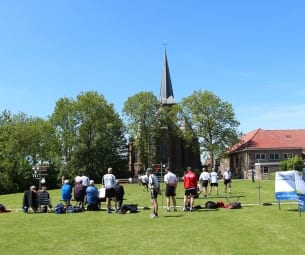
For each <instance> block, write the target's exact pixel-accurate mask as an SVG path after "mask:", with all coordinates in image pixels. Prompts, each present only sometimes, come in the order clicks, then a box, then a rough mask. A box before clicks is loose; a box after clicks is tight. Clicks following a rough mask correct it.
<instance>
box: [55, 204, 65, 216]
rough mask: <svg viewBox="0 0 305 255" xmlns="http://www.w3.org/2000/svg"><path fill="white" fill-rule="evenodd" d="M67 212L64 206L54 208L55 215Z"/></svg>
mask: <svg viewBox="0 0 305 255" xmlns="http://www.w3.org/2000/svg"><path fill="white" fill-rule="evenodd" d="M65 212H66V210H65V207H64V205H63V204H57V205H56V206H55V208H54V213H56V214H61V213H65Z"/></svg>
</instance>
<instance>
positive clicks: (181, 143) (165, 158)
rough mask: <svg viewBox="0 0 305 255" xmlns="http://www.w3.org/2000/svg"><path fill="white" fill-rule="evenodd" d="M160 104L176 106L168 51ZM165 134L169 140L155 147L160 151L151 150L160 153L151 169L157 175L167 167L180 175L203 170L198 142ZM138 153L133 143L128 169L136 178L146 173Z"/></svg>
mask: <svg viewBox="0 0 305 255" xmlns="http://www.w3.org/2000/svg"><path fill="white" fill-rule="evenodd" d="M159 103H160V107H161V108H164V107H172V106H173V105H175V104H176V102H175V99H174V91H173V86H172V82H171V76H170V71H169V65H168V60H167V54H166V50H165V51H164V62H163V68H162V78H161V86H160V97H159ZM164 132H166V134H165V135H166V137H167V139H166V140H164V139H163V140H162V139H160V140H159V141H158V143H156V145H155V146H157V147H158V149H157V150H151V152H152V153H156V151H157V152H158V154H159V155H158V159H159V160H158V162H155V164H152V165H151V166H149V167H152V168H153V169H154V170H155V172H157V173H158V172H159V171H160V172H161V176H162V171H164V168H165V167H169V168H171V169H172V171H174V172H176V173H178V174H180V175H182V174H183V172H184V171H185V170H186V168H187V167H192V168H193V169H198V170H199V169H201V161H200V148H199V142H198V140H197V139H195V140H194V141H193V142H192V143H191V144H189V143H187V142H186V141H185V140H184V139H183V138H181V137H178V136H177V135H175V134H174V133H173V132H171V129H170V128H166V130H164ZM136 153H137V152H136V149H135V148H134V146H133V144H132V142H131V143H130V144H129V153H128V155H129V160H128V168H129V171H131V172H132V173H134V175H135V176H138V175H139V174H141V173H144V171H145V166H144V164H142V162H139V160H138V158H137V157H136Z"/></svg>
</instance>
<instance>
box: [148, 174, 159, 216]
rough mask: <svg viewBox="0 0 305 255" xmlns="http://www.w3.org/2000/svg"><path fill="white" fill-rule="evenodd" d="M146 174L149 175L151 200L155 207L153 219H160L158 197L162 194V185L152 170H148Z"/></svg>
mask: <svg viewBox="0 0 305 255" xmlns="http://www.w3.org/2000/svg"><path fill="white" fill-rule="evenodd" d="M146 173H147V175H148V185H149V188H150V198H151V203H152V206H153V213H152V214H151V218H157V217H158V195H159V194H160V193H161V191H160V184H159V181H158V178H157V176H156V175H154V174H153V171H152V169H151V168H147V170H146Z"/></svg>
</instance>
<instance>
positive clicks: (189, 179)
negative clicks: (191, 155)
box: [183, 171, 197, 189]
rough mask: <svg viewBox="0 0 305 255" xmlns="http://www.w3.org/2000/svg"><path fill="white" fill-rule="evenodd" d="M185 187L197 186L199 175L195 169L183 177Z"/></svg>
mask: <svg viewBox="0 0 305 255" xmlns="http://www.w3.org/2000/svg"><path fill="white" fill-rule="evenodd" d="M183 184H184V188H185V189H190V188H197V177H196V174H195V173H194V172H193V171H188V172H187V173H186V174H185V175H184V177H183Z"/></svg>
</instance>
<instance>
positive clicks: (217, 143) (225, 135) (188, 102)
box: [180, 91, 241, 162]
mask: <svg viewBox="0 0 305 255" xmlns="http://www.w3.org/2000/svg"><path fill="white" fill-rule="evenodd" d="M181 110H182V112H181V115H180V119H181V122H182V123H183V122H184V125H183V129H184V135H185V136H186V138H187V139H188V140H192V139H194V135H195V136H196V137H198V138H199V142H200V146H201V151H202V152H207V153H208V154H209V157H210V159H211V161H212V162H214V160H215V159H219V158H222V157H224V156H225V152H226V150H227V148H228V147H230V146H231V145H233V144H234V143H236V142H237V141H238V139H239V137H240V136H241V133H239V132H238V130H237V128H238V126H239V122H238V121H237V120H236V119H235V114H234V111H233V107H232V105H231V104H230V103H228V102H225V101H222V100H221V99H220V98H219V97H218V96H216V95H215V94H213V93H212V92H209V91H204V92H202V91H195V92H193V94H192V95H190V96H188V97H186V98H183V100H182V104H181Z"/></svg>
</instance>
